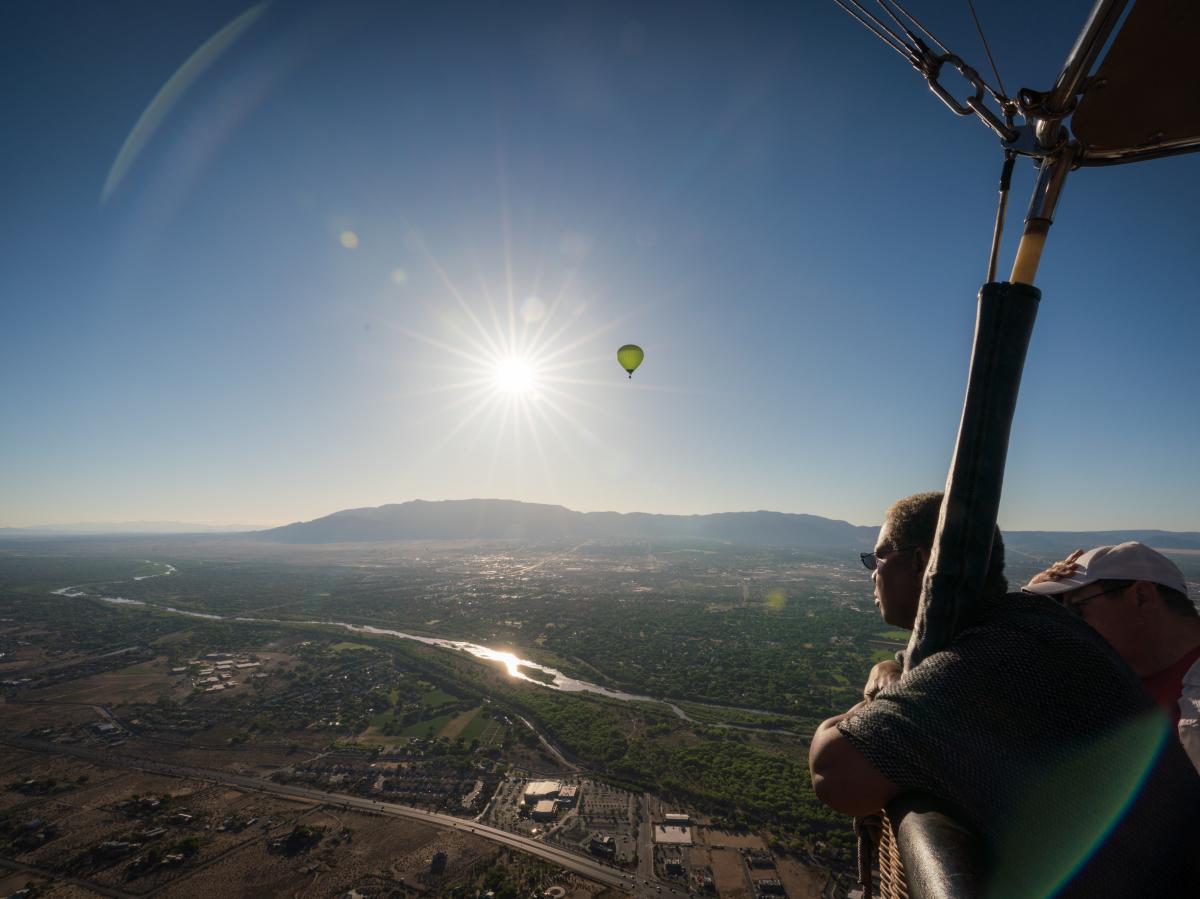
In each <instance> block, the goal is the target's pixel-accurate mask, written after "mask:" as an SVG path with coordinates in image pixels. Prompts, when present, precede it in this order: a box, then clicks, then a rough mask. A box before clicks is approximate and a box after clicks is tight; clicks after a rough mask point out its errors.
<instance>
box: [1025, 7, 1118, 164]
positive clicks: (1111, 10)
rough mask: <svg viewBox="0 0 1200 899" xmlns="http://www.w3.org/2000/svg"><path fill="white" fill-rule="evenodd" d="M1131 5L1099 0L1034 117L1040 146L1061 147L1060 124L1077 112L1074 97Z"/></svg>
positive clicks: (1048, 147)
mask: <svg viewBox="0 0 1200 899" xmlns="http://www.w3.org/2000/svg"><path fill="white" fill-rule="evenodd" d="M1128 5H1129V0H1096V5H1095V6H1093V7H1092V11H1091V12H1090V13H1089V14H1088V17H1087V21H1086V22H1085V23H1084V25H1083V30H1082V31H1080V32H1079V37H1077V38H1076V39H1075V45H1074V46H1073V47H1071V52H1070V53H1068V54H1067V61H1066V62H1065V63H1063V68H1062V72H1061V73H1059V76H1058V80H1057V81H1055V82H1054V87H1052V88H1050V91H1049V92H1048V93H1047V95H1046V98H1045V100H1044V102H1043V104H1042V109H1041V110H1039V111H1038V112H1035V113H1034V119H1035V122H1034V128H1035V131H1036V133H1037V141H1038V143H1039V144H1040V145H1041V146H1043V147H1045V148H1047V149H1050V148H1052V147H1054V146H1055V144H1057V143H1058V138H1059V129H1060V125H1059V123H1060V122H1061V121H1062V119H1063V117H1064V116H1066V115H1068V114H1069V113H1070V112H1071V110H1072V109H1074V108H1075V95H1076V94H1077V93H1079V88H1080V87H1081V86H1082V85H1083V80H1084V78H1086V77H1087V74H1088V72H1090V71H1091V70H1092V65H1093V64H1094V63H1095V62H1096V57H1098V56H1099V55H1100V51H1101V50H1103V49H1104V44H1105V43H1106V42H1107V41H1108V38H1109V35H1111V34H1112V30H1113V28H1115V27H1116V24H1117V22H1118V21H1119V20H1120V18H1121V14H1122V13H1124V12H1125V7H1126V6H1128Z"/></svg>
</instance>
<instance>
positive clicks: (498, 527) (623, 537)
mask: <svg viewBox="0 0 1200 899" xmlns="http://www.w3.org/2000/svg"><path fill="white" fill-rule="evenodd" d="M878 533H879V528H878V526H874V527H865V526H862V525H853V524H850V523H849V522H845V521H837V520H835V519H831V518H822V517H820V516H818V515H802V514H792V513H787V512H718V513H715V514H711V515H651V514H647V513H643V512H630V513H626V514H622V513H618V512H575V511H572V510H571V509H567V508H565V507H564V506H551V505H544V504H541V503H523V502H518V501H516V500H506V499H467V500H443V501H441V502H427V501H425V500H413V501H412V502H407V503H398V504H391V505H386V506H376V507H372V508H363V509H346V510H344V511H342V512H334V513H333V514H332V515H326V516H325V517H323V518H317V519H314V520H313V521H304V522H297V523H295V524H289V525H284V526H283V527H278V528H271V529H270V530H265V531H258V532H256V533H254V534H252V535H250V536H253V537H256V538H258V539H263V540H270V541H275V542H280V543H353V542H364V541H367V542H370V541H387V540H519V541H533V542H557V541H561V540H611V541H628V540H648V539H654V540H686V539H691V540H712V541H715V542H722V543H736V544H751V545H761V546H794V547H801V548H811V549H826V548H833V547H838V548H841V549H845V548H846V547H861V548H863V549H870V548H871V547H872V546H873V545H874V543H875V538H876V536H877V535H878ZM1005 537H1006V540H1007V542H1008V543H1009V545H1011V546H1014V547H1015V546H1036V547H1037V548H1038V549H1039V550H1043V551H1046V550H1054V549H1059V548H1061V549H1063V550H1064V551H1066V550H1070V549H1074V548H1076V547H1089V546H1096V545H1099V544H1103V543H1121V542H1124V541H1126V540H1141V541H1142V542H1143V543H1147V544H1150V545H1152V546H1158V547H1162V548H1172V549H1200V533H1192V532H1189V533H1178V532H1173V531H1148V530H1130V531H1090V532H1089V531H1070V532H1067V531H1062V532H1058V531H1013V532H1008V533H1006V534H1005Z"/></svg>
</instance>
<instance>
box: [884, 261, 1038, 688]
mask: <svg viewBox="0 0 1200 899" xmlns="http://www.w3.org/2000/svg"><path fill="white" fill-rule="evenodd" d="M1040 299H1041V292H1040V291H1039V290H1038V289H1037V288H1036V287H1033V286H1031V285H1028V284H1008V283H995V282H992V283H989V284H985V285H983V287H982V289H981V290H980V291H979V307H978V314H977V317H976V323H975V345H974V348H973V349H972V352H971V372H970V375H969V376H968V378H967V396H966V401H965V402H964V404H963V414H962V421H961V423H960V424H959V429H958V444H957V445H956V446H955V449H954V460H953V462H952V463H951V466H950V474H949V476H948V478H947V481H946V497H945V499H944V500H943V501H942V512H941V517H940V519H939V521H938V529H937V534H936V536H935V537H934V544H933V554H932V556H931V557H930V559H929V565H928V566H927V567H926V569H925V580H924V583H923V584H922V586H921V602H920V606H919V607H918V609H917V619H916V624H915V627H914V628H913V634H912V638H911V639H910V640H909V644H908V651H907V653H906V654H905V667H906V668H912V667H915V666H916V665H918V664H920V662H921V660H922V659H924V658H926V657H927V656H929V655H932V654H933V653H935V652H937V651H938V650H939V649H941V648H942V647H944V646H945V645H946V644H947V643H949V642H950V641H951V640H952V639H953V638H954V635H955V634H956V633H957V632H958V630H959V628H960V625H961V623H962V622H963V621H965V620H967V619H969V617H970V616H971V614H972V612H973V610H974V608H975V606H976V604H977V603H978V600H979V596H980V593H981V592H982V590H983V586H984V582H985V578H986V575H987V570H988V560H989V559H990V558H991V554H992V535H993V533H994V532H995V529H996V513H997V511H998V509H999V507H1000V491H1001V487H1002V486H1003V483H1004V462H1005V459H1006V458H1007V456H1008V436H1009V431H1010V430H1011V428H1012V419H1013V412H1014V411H1015V409H1016V405H1017V390H1018V388H1019V387H1020V384H1021V371H1022V369H1023V368H1024V365H1025V352H1026V350H1027V349H1028V347H1029V337H1030V335H1031V334H1032V333H1033V322H1034V318H1035V317H1036V316H1037V307H1038V301H1039V300H1040Z"/></svg>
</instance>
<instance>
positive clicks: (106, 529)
mask: <svg viewBox="0 0 1200 899" xmlns="http://www.w3.org/2000/svg"><path fill="white" fill-rule="evenodd" d="M255 527H256V526H255V525H246V524H192V523H189V522H186V521H83V522H77V523H75V524H43V525H35V526H32V527H26V528H0V537H59V536H62V537H67V536H70V537H78V536H92V535H96V536H100V535H103V536H125V535H134V534H239V533H244V532H246V531H247V530H250V529H254V528H255Z"/></svg>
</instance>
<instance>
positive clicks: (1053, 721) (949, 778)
mask: <svg viewBox="0 0 1200 899" xmlns="http://www.w3.org/2000/svg"><path fill="white" fill-rule="evenodd" d="M838 729H839V730H840V731H841V732H842V733H843V734H845V736H846V737H847V738H848V739H849V740H850V741H851V743H853V744H854V746H855V747H857V748H858V750H859V751H860V752H862V753H863V755H865V756H866V757H867V759H868V760H870V762H871V763H872V765H874V766H875V767H876V768H877V769H878V770H879V771H881V772H882V773H883V774H884V775H885V776H887V777H888V778H889V779H890V780H891V781H892V782H893V783H895V784H896V785H897V786H899V787H901V788H902V789H903V790H913V791H919V792H922V793H926V794H929V795H932V796H935V797H937V798H938V799H940V800H942V801H943V802H946V803H949V804H950V805H951V806H952V807H954V808H956V809H957V810H958V813H959V815H960V816H961V818H962V819H963V821H964V823H967V824H969V825H971V826H973V827H974V828H975V829H976V830H977V831H978V832H979V833H980V834H981V835H982V836H983V839H984V842H985V844H986V846H987V849H988V851H989V855H990V859H991V864H992V865H993V874H992V876H991V878H990V879H991V883H992V884H993V887H994V889H993V891H992V892H993V894H994V895H996V896H1014V897H1015V896H1022V897H1024V896H1051V895H1062V896H1067V895H1070V896H1085V895H1086V896H1120V897H1127V896H1158V895H1162V896H1169V895H1179V896H1200V884H1196V883H1195V882H1194V881H1193V880H1191V878H1193V877H1194V875H1195V868H1196V864H1197V859H1198V858H1200V777H1197V776H1196V773H1195V769H1193V768H1191V766H1190V765H1188V763H1187V760H1186V757H1184V756H1183V753H1182V751H1181V750H1180V749H1179V746H1178V742H1177V741H1176V740H1173V739H1170V735H1169V728H1168V725H1167V722H1166V719H1165V717H1164V716H1163V715H1162V714H1161V712H1160V711H1159V710H1158V709H1157V708H1156V707H1155V705H1154V702H1153V701H1152V700H1151V699H1150V697H1149V696H1147V695H1146V693H1145V691H1144V690H1143V688H1142V686H1141V684H1140V683H1139V682H1138V680H1137V679H1136V678H1135V677H1134V675H1133V672H1132V671H1130V669H1129V668H1128V666H1126V665H1125V663H1124V662H1123V661H1122V660H1121V659H1120V658H1119V657H1118V656H1117V655H1116V654H1115V653H1114V652H1113V651H1112V649H1111V648H1110V647H1109V645H1108V643H1107V642H1106V641H1105V640H1104V639H1103V638H1102V637H1100V636H1099V635H1098V634H1097V633H1096V632H1095V631H1093V630H1092V629H1091V628H1090V627H1088V626H1087V625H1086V624H1085V623H1083V622H1082V621H1081V620H1080V619H1078V618H1076V617H1075V616H1073V615H1071V614H1070V613H1069V612H1066V611H1065V610H1063V609H1062V608H1060V607H1059V606H1058V605H1057V604H1056V603H1054V602H1053V601H1050V600H1047V599H1046V598H1044V597H1032V596H1027V595H1024V594H1020V593H1014V594H1009V595H1008V596H1004V597H996V598H994V599H991V600H987V601H984V602H983V603H982V605H981V608H980V609H979V611H978V613H977V614H976V616H975V618H974V620H973V621H972V622H971V623H970V624H969V625H968V626H967V627H966V628H964V629H963V630H962V631H961V632H960V633H959V635H958V636H957V637H956V639H955V640H954V641H953V642H952V643H951V644H950V645H949V646H948V647H947V648H946V649H944V650H942V651H941V652H938V653H935V654H934V655H932V656H930V657H929V658H927V659H925V661H923V662H922V663H921V664H920V665H918V666H917V667H915V668H914V669H912V670H911V671H908V672H905V674H904V675H903V677H902V678H901V679H900V681H899V682H898V683H896V684H894V685H892V686H891V687H888V688H886V689H884V690H882V691H880V692H879V694H878V695H877V696H876V697H875V699H874V701H872V702H871V704H870V705H868V706H867V707H866V708H864V709H863V710H862V711H860V712H859V713H857V714H855V715H853V716H851V717H849V718H846V719H844V720H843V721H841V722H840V723H839V724H838ZM1181 888H1182V889H1181Z"/></svg>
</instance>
